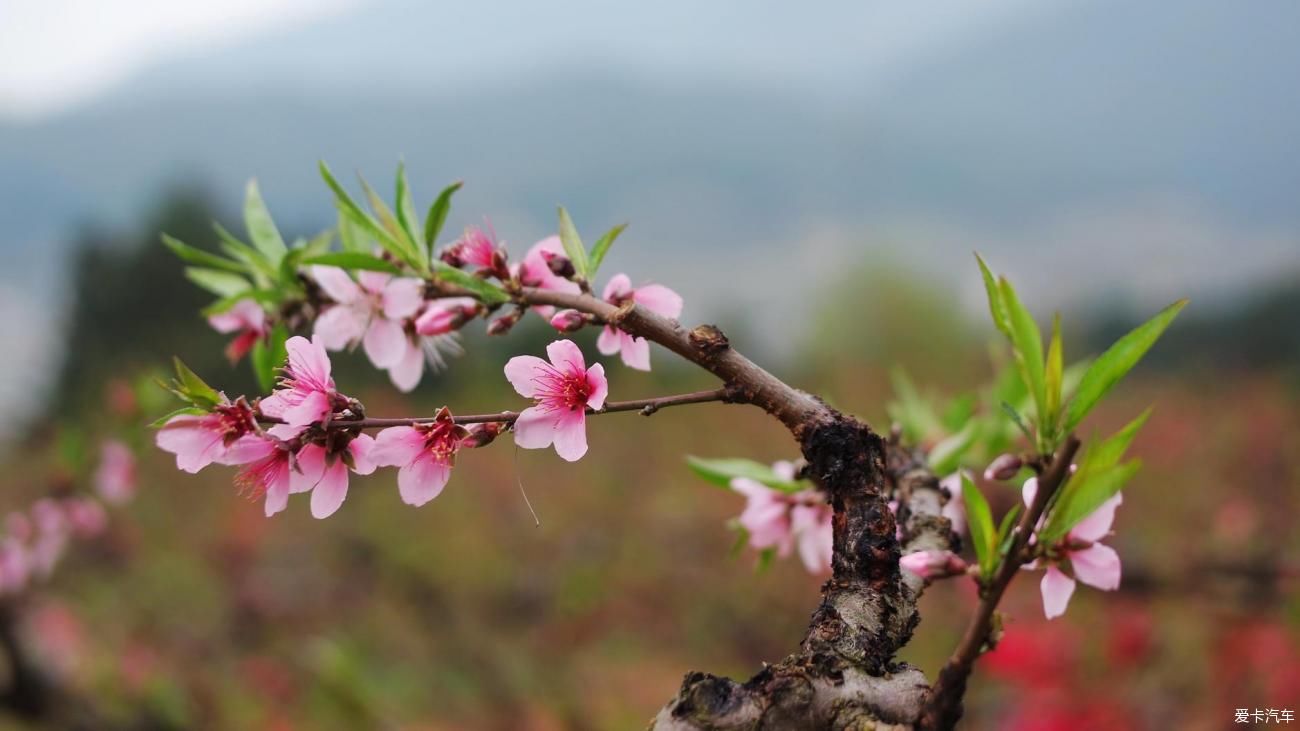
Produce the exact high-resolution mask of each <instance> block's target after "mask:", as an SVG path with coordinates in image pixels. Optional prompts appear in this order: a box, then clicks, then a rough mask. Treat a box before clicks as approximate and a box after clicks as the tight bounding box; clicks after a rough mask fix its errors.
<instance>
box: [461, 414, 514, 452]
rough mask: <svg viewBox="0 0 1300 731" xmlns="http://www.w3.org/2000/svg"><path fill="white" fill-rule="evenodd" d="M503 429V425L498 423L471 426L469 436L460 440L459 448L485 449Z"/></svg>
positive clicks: (491, 422)
mask: <svg viewBox="0 0 1300 731" xmlns="http://www.w3.org/2000/svg"><path fill="white" fill-rule="evenodd" d="M504 429H505V424H503V423H501V422H499V421H489V422H487V423H485V424H473V425H471V426H470V427H469V435H468V436H466V437H465V438H464V439H463V440H461V446H462V447H467V448H470V449H474V448H476V447H486V446H487V445H489V444H491V443H492V441H493V440H494V439H496V438H497V435H498V434H500V433H501V432H502V431H503V430H504Z"/></svg>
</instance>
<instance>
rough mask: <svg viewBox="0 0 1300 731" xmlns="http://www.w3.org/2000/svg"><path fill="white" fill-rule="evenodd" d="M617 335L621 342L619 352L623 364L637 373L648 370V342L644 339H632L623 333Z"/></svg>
mask: <svg viewBox="0 0 1300 731" xmlns="http://www.w3.org/2000/svg"><path fill="white" fill-rule="evenodd" d="M619 335H620V339H621V340H622V344H621V346H620V351H621V353H622V356H623V364H624V365H626V366H627V367H628V368H635V369H636V370H638V371H648V370H650V341H649V340H646V339H645V338H634V337H632V336H631V335H628V334H627V333H625V332H621V333H619Z"/></svg>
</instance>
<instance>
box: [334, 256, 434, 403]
mask: <svg viewBox="0 0 1300 731" xmlns="http://www.w3.org/2000/svg"><path fill="white" fill-rule="evenodd" d="M311 274H312V278H313V279H315V280H316V283H317V284H319V285H320V286H321V289H323V290H325V293H326V294H328V295H329V296H330V299H332V300H334V301H335V302H336V303H337V304H335V305H333V306H331V307H329V308H327V309H326V310H325V311H324V312H323V313H322V314H321V316H320V317H319V318H317V319H316V326H315V330H314V333H315V334H316V335H317V336H319V337H320V338H321V343H322V344H323V345H324V346H325V347H326V348H328V349H330V350H342V349H343V348H348V347H352V346H355V345H356V344H357V343H358V342H360V343H361V344H362V349H363V350H365V352H366V357H368V358H370V362H371V363H373V364H374V365H375V367H376V368H382V369H384V370H387V371H388V372H389V377H390V378H391V379H392V381H393V384H394V385H395V386H397V387H398V388H399V389H401V390H403V391H409V390H411V389H412V388H415V384H416V383H419V379H420V371H421V370H422V368H417V366H418V364H419V363H420V349H419V347H418V346H417V345H416V344H415V343H414V342H413V341H412V339H411V337H410V336H409V335H408V334H407V331H406V321H407V320H409V319H411V318H413V317H415V315H416V313H417V312H419V311H420V308H421V307H422V306H423V304H424V283H423V282H421V281H420V280H418V279H415V278H413V277H394V276H392V275H390V274H384V273H383V272H371V271H363V272H360V273H358V274H357V281H353V280H352V278H351V277H349V276H348V273H347V272H345V271H343V270H342V269H339V268H338V267H331V266H313V267H312V268H311ZM413 370H414V382H412V381H411V374H412V371H413Z"/></svg>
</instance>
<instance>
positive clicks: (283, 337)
mask: <svg viewBox="0 0 1300 731" xmlns="http://www.w3.org/2000/svg"><path fill="white" fill-rule="evenodd" d="M288 339H289V331H288V330H286V329H285V327H284V324H283V323H277V324H276V326H275V327H274V328H272V329H271V334H270V335H269V336H268V337H267V339H266V340H258V341H257V342H256V343H254V344H253V349H252V351H251V352H250V353H249V357H248V362H249V363H250V364H251V365H252V367H253V375H255V376H257V385H258V386H259V387H260V388H261V389H262V393H270V392H271V389H273V388H275V377H276V374H277V373H278V372H279V369H280V367H281V366H283V365H284V361H285V359H286V358H287V357H288V352H287V349H286V348H285V341H287V340H288Z"/></svg>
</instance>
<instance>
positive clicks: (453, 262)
mask: <svg viewBox="0 0 1300 731" xmlns="http://www.w3.org/2000/svg"><path fill="white" fill-rule="evenodd" d="M462 251H463V247H462V246H461V245H460V244H454V245H452V246H449V247H447V248H445V249H443V250H442V253H441V254H440V255H439V256H438V258H439V259H442V261H443V263H444V264H447V265H449V266H454V267H456V268H457V269H460V268H461V267H463V266H465V259H464V257H462V256H461V252H462Z"/></svg>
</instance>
